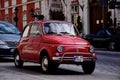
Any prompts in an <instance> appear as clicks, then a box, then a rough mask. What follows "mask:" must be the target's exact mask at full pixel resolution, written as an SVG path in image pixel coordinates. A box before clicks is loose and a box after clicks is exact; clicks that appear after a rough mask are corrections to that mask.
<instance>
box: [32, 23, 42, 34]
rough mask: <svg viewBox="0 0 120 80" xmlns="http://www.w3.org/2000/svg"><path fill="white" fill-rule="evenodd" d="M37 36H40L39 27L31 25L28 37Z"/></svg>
mask: <svg viewBox="0 0 120 80" xmlns="http://www.w3.org/2000/svg"><path fill="white" fill-rule="evenodd" d="M37 35H40V25H39V24H33V25H32V26H31V30H30V36H37Z"/></svg>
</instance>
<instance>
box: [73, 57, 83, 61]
mask: <svg viewBox="0 0 120 80" xmlns="http://www.w3.org/2000/svg"><path fill="white" fill-rule="evenodd" d="M74 62H83V56H74Z"/></svg>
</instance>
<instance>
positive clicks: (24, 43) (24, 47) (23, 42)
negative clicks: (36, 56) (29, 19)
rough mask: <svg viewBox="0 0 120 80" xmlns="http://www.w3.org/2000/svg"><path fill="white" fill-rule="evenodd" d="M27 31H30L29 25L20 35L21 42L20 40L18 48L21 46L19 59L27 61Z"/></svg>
mask: <svg viewBox="0 0 120 80" xmlns="http://www.w3.org/2000/svg"><path fill="white" fill-rule="evenodd" d="M29 30H30V24H29V25H27V26H26V27H25V30H24V32H23V34H22V37H21V40H20V46H21V57H22V58H23V59H28V57H29V55H28V53H29V43H30V42H29Z"/></svg>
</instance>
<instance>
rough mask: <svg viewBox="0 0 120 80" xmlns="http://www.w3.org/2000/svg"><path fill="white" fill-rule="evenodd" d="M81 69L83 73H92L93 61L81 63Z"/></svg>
mask: <svg viewBox="0 0 120 80" xmlns="http://www.w3.org/2000/svg"><path fill="white" fill-rule="evenodd" d="M82 69H83V71H84V73H85V74H92V72H94V69H95V62H92V63H89V64H83V65H82Z"/></svg>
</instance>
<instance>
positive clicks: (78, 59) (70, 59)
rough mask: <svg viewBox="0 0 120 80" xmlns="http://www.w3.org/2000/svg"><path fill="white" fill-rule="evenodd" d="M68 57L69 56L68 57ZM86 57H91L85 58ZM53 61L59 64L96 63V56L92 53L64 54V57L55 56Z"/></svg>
mask: <svg viewBox="0 0 120 80" xmlns="http://www.w3.org/2000/svg"><path fill="white" fill-rule="evenodd" d="M66 55H67V56H66ZM68 55H72V56H68ZM85 55H89V56H85ZM52 60H53V61H56V62H57V63H66V62H67V63H84V62H93V61H96V56H94V55H93V54H91V53H83V52H79V53H75V52H72V53H70V52H69V53H64V54H63V56H58V57H56V56H54V57H52Z"/></svg>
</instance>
